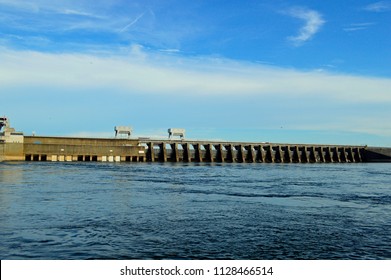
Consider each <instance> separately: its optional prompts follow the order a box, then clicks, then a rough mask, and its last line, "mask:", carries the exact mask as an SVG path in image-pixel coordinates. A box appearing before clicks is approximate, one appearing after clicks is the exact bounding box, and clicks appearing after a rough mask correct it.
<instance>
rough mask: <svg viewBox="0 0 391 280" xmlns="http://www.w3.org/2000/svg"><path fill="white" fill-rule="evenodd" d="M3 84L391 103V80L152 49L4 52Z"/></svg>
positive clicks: (0, 55) (0, 79)
mask: <svg viewBox="0 0 391 280" xmlns="http://www.w3.org/2000/svg"><path fill="white" fill-rule="evenodd" d="M0 61H2V63H1V65H0V85H1V86H0V89H1V88H4V87H19V86H20V85H24V86H38V87H39V86H42V87H46V88H47V87H60V88H69V89H74V88H84V89H91V90H93V89H96V88H102V87H104V88H113V89H119V90H121V91H123V92H128V93H129V94H133V93H142V94H151V95H163V96H172V95H173V96H175V95H177V96H186V95H189V96H196V95H205V96H206V95H210V96H280V97H300V98H307V97H308V98H326V99H328V100H337V101H339V102H348V103H380V104H381V103H385V102H386V103H390V102H391V79H386V78H374V77H362V76H354V75H347V74H334V73H330V72H326V71H323V72H319V71H316V70H314V71H309V72H303V71H297V70H292V69H284V68H278V67H271V66H265V65H259V64H251V63H245V62H237V61H232V60H227V59H215V58H208V57H204V58H202V57H195V58H184V57H181V56H175V55H172V54H169V55H165V54H162V53H161V52H154V53H151V52H147V51H146V50H144V49H143V48H142V47H141V46H139V45H135V46H133V47H132V48H131V50H129V51H128V52H126V53H123V54H122V55H112V54H105V55H102V54H100V55H93V54H72V53H68V54H66V53H64V54H49V53H40V52H33V51H12V50H7V49H2V50H1V52H0Z"/></svg>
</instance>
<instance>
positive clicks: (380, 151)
mask: <svg viewBox="0 0 391 280" xmlns="http://www.w3.org/2000/svg"><path fill="white" fill-rule="evenodd" d="M0 121H1V122H0V126H1V127H4V132H1V133H0V161H11V160H19V161H102V162H106V161H107V162H145V161H148V162H229V163H333V162H335V163H358V162H391V148H380V147H367V146H353V145H350V146H349V145H309V144H279V143H264V142H262V143H250V142H247V143H246V142H223V141H191V140H186V141H185V140H184V138H183V137H184V130H175V129H171V131H170V130H169V132H171V136H172V135H174V134H175V135H178V134H179V136H181V139H180V140H173V139H168V140H167V139H166V140H151V139H149V138H138V139H130V138H110V139H108V138H107V139H104V138H78V137H43V136H41V137H40V136H24V135H23V133H21V132H16V131H15V130H14V129H13V128H10V127H9V121H8V119H5V118H0ZM118 131H122V128H121V129H118Z"/></svg>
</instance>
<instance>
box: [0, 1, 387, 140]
mask: <svg viewBox="0 0 391 280" xmlns="http://www.w3.org/2000/svg"><path fill="white" fill-rule="evenodd" d="M390 109H391V1H370V0H369V1H363V0H362V1H361V0H356V1H350V0H347V1H336V0H329V1H282V0H281V1H280V0H275V1H264V0H258V1H256V0H242V1H219V0H208V1H206V0H198V1H177V0H167V1H161V0H155V1H154V0H144V1H125V0H112V1H110V0H106V1H100V0H94V1H90V0H86V1H82V0H79V1H73V0H68V1H62V0H58V1H49V0H29V1H22V0H0V114H2V115H7V116H8V117H10V119H11V122H12V124H13V126H15V127H16V128H17V129H19V130H22V131H24V133H25V134H31V133H32V132H33V131H34V132H35V133H36V134H38V135H75V136H100V137H104V136H110V137H111V136H114V131H113V127H114V126H115V125H131V126H132V127H133V129H134V135H135V136H156V137H157V136H164V137H166V135H167V133H166V131H167V128H169V127H181V128H186V130H187V136H188V137H189V138H193V139H224V140H237V141H273V142H292V143H335V144H367V145H375V146H391V122H390V119H391V110H390Z"/></svg>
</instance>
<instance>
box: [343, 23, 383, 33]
mask: <svg viewBox="0 0 391 280" xmlns="http://www.w3.org/2000/svg"><path fill="white" fill-rule="evenodd" d="M375 24H376V23H375V22H362V23H352V24H349V25H348V26H346V27H345V28H343V30H344V31H347V32H351V31H359V30H365V29H368V28H369V27H371V26H373V25H375Z"/></svg>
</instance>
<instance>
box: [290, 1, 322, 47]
mask: <svg viewBox="0 0 391 280" xmlns="http://www.w3.org/2000/svg"><path fill="white" fill-rule="evenodd" d="M285 13H286V14H288V15H290V16H292V17H294V18H298V19H301V20H303V21H304V25H303V26H302V27H301V28H300V30H299V34H297V35H296V36H290V37H288V39H289V40H290V41H291V42H292V43H293V44H294V45H296V46H300V45H302V44H303V43H304V42H306V41H308V40H310V39H311V38H312V37H313V36H314V35H315V34H316V33H317V32H319V30H320V28H321V27H322V25H323V24H324V23H325V20H324V19H323V16H322V15H321V14H320V13H319V12H317V11H314V10H310V9H307V8H292V9H290V10H288V11H286V12H285Z"/></svg>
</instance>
